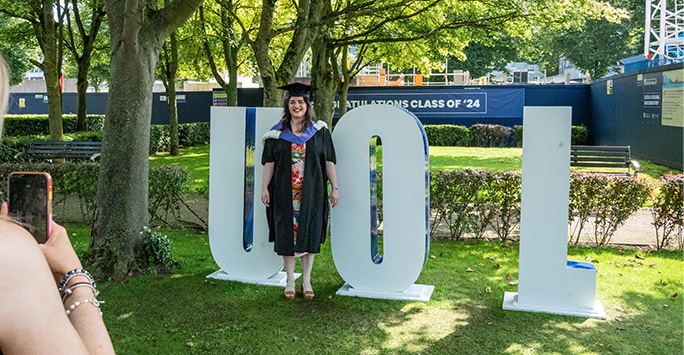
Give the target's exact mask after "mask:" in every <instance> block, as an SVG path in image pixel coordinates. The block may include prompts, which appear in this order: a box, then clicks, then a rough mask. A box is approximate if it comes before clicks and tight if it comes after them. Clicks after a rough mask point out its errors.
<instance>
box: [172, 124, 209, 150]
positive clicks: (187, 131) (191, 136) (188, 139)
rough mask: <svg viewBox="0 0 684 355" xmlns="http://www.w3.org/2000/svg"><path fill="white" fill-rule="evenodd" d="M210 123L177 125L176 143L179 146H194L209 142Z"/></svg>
mask: <svg viewBox="0 0 684 355" xmlns="http://www.w3.org/2000/svg"><path fill="white" fill-rule="evenodd" d="M210 128H211V123H209V122H198V123H184V124H181V125H178V144H179V145H180V146H181V147H194V146H196V145H201V144H209V137H210Z"/></svg>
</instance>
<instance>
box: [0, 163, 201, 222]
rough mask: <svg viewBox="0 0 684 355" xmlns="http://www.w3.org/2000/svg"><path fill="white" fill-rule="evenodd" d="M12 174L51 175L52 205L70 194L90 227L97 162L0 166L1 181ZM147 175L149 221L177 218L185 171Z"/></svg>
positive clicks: (1, 194) (2, 194)
mask: <svg viewBox="0 0 684 355" xmlns="http://www.w3.org/2000/svg"><path fill="white" fill-rule="evenodd" d="M13 171H46V172H48V173H50V175H51V176H52V191H53V192H54V194H53V196H54V204H55V205H58V204H60V203H63V202H64V201H65V200H66V197H67V196H69V195H76V196H77V197H78V199H79V202H80V207H81V212H82V214H83V221H84V223H87V224H90V225H92V222H93V218H94V216H95V214H96V213H95V212H96V210H97V181H98V177H99V173H100V164H99V163H93V162H65V163H47V162H10V163H0V182H3V181H4V182H6V181H7V177H8V176H9V174H10V173H11V172H13ZM149 176H150V178H149V185H150V187H149V195H148V198H149V206H150V219H151V220H153V221H154V220H156V221H160V222H162V223H165V224H170V223H169V222H167V221H166V218H167V217H168V216H169V215H172V216H174V217H178V212H179V210H180V203H181V199H182V196H183V195H184V194H185V193H187V190H188V187H187V186H188V182H189V179H190V177H189V174H188V173H187V172H186V171H185V170H184V169H182V168H179V167H178V166H175V165H171V166H160V167H153V168H150V175H149ZM0 201H7V184H6V183H0ZM162 216H163V217H162Z"/></svg>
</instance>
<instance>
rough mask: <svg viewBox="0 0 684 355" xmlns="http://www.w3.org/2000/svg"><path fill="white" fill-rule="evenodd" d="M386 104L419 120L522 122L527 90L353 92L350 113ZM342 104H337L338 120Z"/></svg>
mask: <svg viewBox="0 0 684 355" xmlns="http://www.w3.org/2000/svg"><path fill="white" fill-rule="evenodd" d="M370 104H386V105H394V106H398V107H401V108H405V109H407V110H409V111H411V112H412V113H413V114H415V115H416V116H417V117H418V118H420V119H424V118H441V119H458V118H522V115H523V106H524V104H525V89H523V88H511V89H498V88H497V89H482V88H475V89H456V88H454V89H450V88H443V87H441V88H435V89H432V90H430V89H427V88H421V89H402V90H396V89H395V90H393V89H392V88H382V87H379V88H372V89H364V90H350V91H349V94H348V98H347V109H348V110H351V109H353V108H356V107H359V106H363V105H370ZM338 108H339V101H337V98H336V101H335V117H336V118H337V116H338Z"/></svg>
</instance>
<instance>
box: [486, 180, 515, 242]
mask: <svg viewBox="0 0 684 355" xmlns="http://www.w3.org/2000/svg"><path fill="white" fill-rule="evenodd" d="M493 178H494V179H493V180H492V182H491V184H490V193H491V200H492V203H493V205H494V208H493V213H494V216H493V217H494V218H493V219H492V223H491V225H492V228H494V230H495V231H496V234H497V235H498V236H499V239H500V240H501V241H503V242H505V241H506V240H508V237H509V236H510V235H511V233H512V232H513V230H514V229H515V227H516V226H517V225H518V223H520V195H521V177H520V172H518V171H505V172H503V173H497V174H494V175H493Z"/></svg>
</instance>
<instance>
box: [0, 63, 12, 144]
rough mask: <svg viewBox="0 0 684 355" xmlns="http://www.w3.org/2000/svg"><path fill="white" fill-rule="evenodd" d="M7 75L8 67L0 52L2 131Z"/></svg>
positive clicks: (6, 97) (5, 108) (0, 125)
mask: <svg viewBox="0 0 684 355" xmlns="http://www.w3.org/2000/svg"><path fill="white" fill-rule="evenodd" d="M9 76H10V75H9V68H8V67H7V63H6V62H5V59H4V58H3V57H2V52H0V132H2V123H3V119H4V118H5V112H7V104H8V102H9V90H10V85H9Z"/></svg>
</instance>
